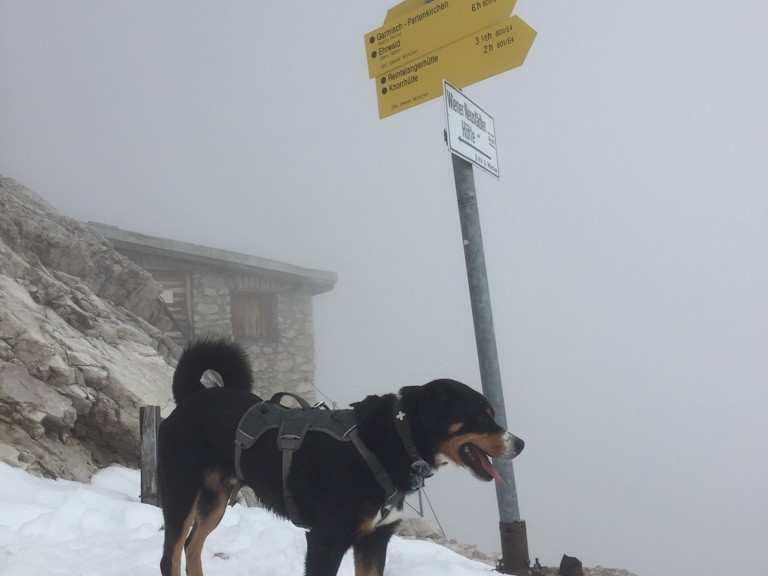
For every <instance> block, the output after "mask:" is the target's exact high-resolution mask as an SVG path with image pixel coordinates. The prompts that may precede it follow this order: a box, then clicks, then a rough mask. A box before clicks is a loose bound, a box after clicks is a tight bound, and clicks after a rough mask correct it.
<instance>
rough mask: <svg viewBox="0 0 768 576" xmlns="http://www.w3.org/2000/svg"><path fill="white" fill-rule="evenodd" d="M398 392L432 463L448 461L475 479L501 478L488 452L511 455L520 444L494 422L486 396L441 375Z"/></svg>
mask: <svg viewBox="0 0 768 576" xmlns="http://www.w3.org/2000/svg"><path fill="white" fill-rule="evenodd" d="M400 392H401V396H402V399H403V403H404V404H405V405H406V406H409V407H411V408H410V409H409V412H410V411H411V410H413V412H414V414H412V415H411V416H412V417H411V425H412V427H413V433H414V441H415V442H416V444H417V445H418V446H419V447H420V449H421V450H422V452H423V456H424V457H425V458H428V459H431V462H430V464H432V466H434V467H438V466H440V465H442V464H446V463H448V462H453V463H454V464H457V465H459V466H463V467H466V468H469V469H470V470H471V471H472V473H473V474H474V476H475V477H476V478H479V479H480V480H484V481H486V482H488V481H490V480H493V479H494V478H495V479H496V480H501V477H500V475H499V473H498V471H497V470H496V469H495V468H494V466H493V464H492V463H491V461H490V458H503V459H506V458H508V459H511V458H514V457H515V456H517V455H518V454H520V452H522V450H523V447H524V446H525V442H523V441H522V440H521V439H520V438H517V437H516V436H515V435H513V434H511V433H509V432H507V431H506V430H505V429H504V428H502V427H501V426H499V425H498V424H497V423H496V420H495V418H494V412H493V409H492V408H491V405H490V403H489V402H488V400H487V398H486V397H485V396H483V395H482V394H480V393H479V392H477V391H476V390H473V389H472V388H470V387H469V386H467V385H466V384H462V383H461V382H457V381H456V380H448V379H442V380H434V381H432V382H430V383H428V384H425V385H424V386H409V387H406V388H403V389H402V390H401V391H400Z"/></svg>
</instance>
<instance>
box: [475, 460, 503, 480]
mask: <svg viewBox="0 0 768 576" xmlns="http://www.w3.org/2000/svg"><path fill="white" fill-rule="evenodd" d="M480 465H481V466H482V467H483V470H485V471H486V472H488V474H490V475H491V476H493V479H494V480H496V482H498V483H499V484H506V482H504V478H502V477H501V474H499V471H498V470H496V467H495V466H494V465H493V464H491V460H490V458H488V457H487V456H485V454H483V455H482V456H481V457H480Z"/></svg>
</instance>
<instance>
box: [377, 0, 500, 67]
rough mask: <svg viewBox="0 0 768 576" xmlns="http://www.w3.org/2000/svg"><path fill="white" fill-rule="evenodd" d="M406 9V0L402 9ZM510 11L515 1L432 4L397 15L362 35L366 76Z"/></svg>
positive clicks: (445, 0) (465, 0)
mask: <svg viewBox="0 0 768 576" xmlns="http://www.w3.org/2000/svg"><path fill="white" fill-rule="evenodd" d="M410 7H412V4H411V3H410V2H408V1H407V0H406V2H405V3H404V5H403V8H410ZM514 7H515V0H434V1H433V2H429V3H428V4H424V5H423V6H417V7H416V8H414V9H413V10H411V11H409V12H404V13H402V14H400V13H399V12H398V15H397V16H396V17H392V18H391V19H387V21H386V22H385V23H384V25H383V26H381V27H379V28H377V29H376V30H372V31H371V32H369V33H368V34H366V35H365V38H364V41H365V51H366V55H367V58H368V75H369V76H370V77H371V78H373V77H375V76H379V75H381V74H383V73H384V72H387V71H389V70H392V69H394V68H396V67H398V66H402V65H403V64H405V63H406V62H409V61H411V60H414V59H416V58H419V57H421V56H423V55H425V54H427V53H428V52H431V51H433V50H435V49H437V48H441V47H442V46H445V45H446V44H450V43H451V42H454V41H456V40H458V39H460V38H463V37H465V36H467V35H468V34H472V33H473V32H475V31H477V30H480V29H481V28H484V27H485V26H488V25H489V24H491V23H492V22H497V21H498V20H501V19H502V18H505V17H506V16H509V14H510V13H511V12H512V9H513V8H514ZM398 8H399V6H395V9H398Z"/></svg>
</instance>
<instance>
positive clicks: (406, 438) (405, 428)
mask: <svg viewBox="0 0 768 576" xmlns="http://www.w3.org/2000/svg"><path fill="white" fill-rule="evenodd" d="M392 416H393V417H394V420H395V430H397V435H398V436H400V442H402V444H403V448H405V451H406V453H407V454H408V457H409V458H410V459H411V490H418V489H419V488H422V487H423V486H424V480H426V479H427V478H429V477H430V476H432V474H434V471H433V470H432V466H430V465H429V464H428V463H427V462H426V460H424V458H422V457H421V454H419V450H418V449H417V448H416V444H415V443H414V441H413V437H412V436H411V427H410V425H409V424H408V415H407V414H406V412H405V410H403V409H402V403H401V402H400V400H399V399H398V400H397V401H396V402H395V404H394V407H393V409H392Z"/></svg>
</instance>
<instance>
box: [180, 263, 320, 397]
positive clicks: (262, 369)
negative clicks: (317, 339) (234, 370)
mask: <svg viewBox="0 0 768 576" xmlns="http://www.w3.org/2000/svg"><path fill="white" fill-rule="evenodd" d="M237 287H238V280H237V279H236V278H235V277H230V276H228V275H227V274H225V273H215V272H205V273H202V272H196V273H194V275H193V279H192V302H193V304H192V309H193V315H194V329H195V336H196V337H204V336H224V337H231V336H232V314H231V308H230V294H231V290H233V289H237ZM276 324H277V334H276V337H275V338H274V339H273V340H270V341H266V342H259V341H243V342H241V344H242V345H243V346H244V348H245V349H246V350H247V351H248V354H249V355H250V357H251V362H252V366H253V373H254V392H255V393H256V394H258V395H259V396H262V397H266V398H268V397H270V396H271V395H272V394H273V393H275V392H278V391H288V392H294V393H296V394H300V395H301V396H303V397H304V398H306V399H307V400H309V401H314V400H315V394H314V388H313V387H312V383H313V381H314V374H315V365H314V341H313V324H312V295H311V294H310V293H309V292H307V291H304V290H301V289H293V290H290V291H285V292H278V293H277V322H276Z"/></svg>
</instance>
